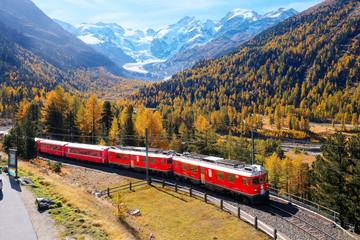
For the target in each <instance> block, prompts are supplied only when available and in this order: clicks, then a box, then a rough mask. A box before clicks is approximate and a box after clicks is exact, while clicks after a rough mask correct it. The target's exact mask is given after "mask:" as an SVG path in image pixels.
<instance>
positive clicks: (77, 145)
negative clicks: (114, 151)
mask: <svg viewBox="0 0 360 240" xmlns="http://www.w3.org/2000/svg"><path fill="white" fill-rule="evenodd" d="M66 147H71V148H81V149H88V150H97V151H103V150H106V149H108V148H109V147H108V146H100V145H92V144H83V143H68V144H67V145H66Z"/></svg>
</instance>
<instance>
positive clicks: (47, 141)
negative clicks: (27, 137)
mask: <svg viewBox="0 0 360 240" xmlns="http://www.w3.org/2000/svg"><path fill="white" fill-rule="evenodd" d="M37 141H40V142H41V143H46V144H53V145H61V146H64V145H66V144H69V143H68V142H64V141H58V140H51V139H45V138H35V142H37Z"/></svg>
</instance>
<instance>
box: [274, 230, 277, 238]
mask: <svg viewBox="0 0 360 240" xmlns="http://www.w3.org/2000/svg"><path fill="white" fill-rule="evenodd" d="M274 239H275V240H276V239H277V230H276V228H275V229H274Z"/></svg>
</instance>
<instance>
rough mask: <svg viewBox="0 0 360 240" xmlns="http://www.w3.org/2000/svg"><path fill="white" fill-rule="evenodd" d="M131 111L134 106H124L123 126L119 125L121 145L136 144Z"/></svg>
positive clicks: (132, 111)
mask: <svg viewBox="0 0 360 240" xmlns="http://www.w3.org/2000/svg"><path fill="white" fill-rule="evenodd" d="M133 113H134V108H133V107H132V106H128V107H127V108H126V114H125V121H124V123H123V126H121V144H123V145H128V146H135V145H136V139H135V137H136V136H135V129H134V123H133Z"/></svg>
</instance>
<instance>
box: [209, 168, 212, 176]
mask: <svg viewBox="0 0 360 240" xmlns="http://www.w3.org/2000/svg"><path fill="white" fill-rule="evenodd" d="M208 173H209V177H212V171H211V169H209V170H208Z"/></svg>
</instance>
